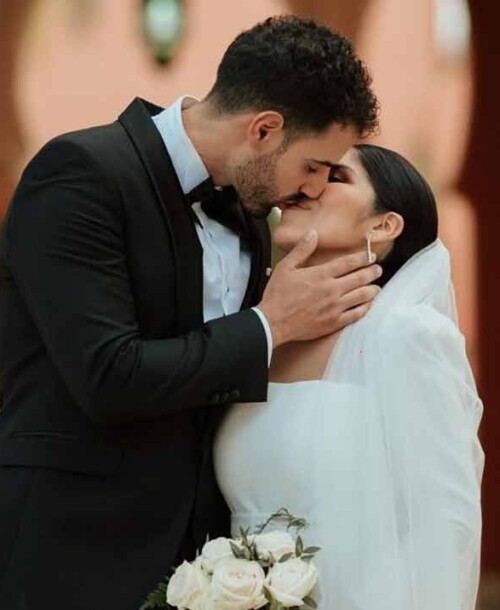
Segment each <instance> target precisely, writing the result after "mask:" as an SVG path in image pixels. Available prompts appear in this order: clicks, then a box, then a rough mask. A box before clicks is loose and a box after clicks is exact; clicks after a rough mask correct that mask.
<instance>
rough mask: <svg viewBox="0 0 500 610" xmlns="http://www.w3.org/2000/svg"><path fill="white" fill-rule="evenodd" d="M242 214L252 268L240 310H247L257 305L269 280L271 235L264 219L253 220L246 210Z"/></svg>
mask: <svg viewBox="0 0 500 610" xmlns="http://www.w3.org/2000/svg"><path fill="white" fill-rule="evenodd" d="M244 214H245V219H246V223H247V229H248V234H249V242H250V247H251V249H252V267H251V271H250V280H249V282H248V287H247V291H246V294H245V298H244V299H243V303H242V305H241V309H248V308H249V307H253V306H254V305H257V304H258V302H259V301H260V299H261V298H262V294H263V293H264V289H265V287H266V284H267V281H268V279H269V278H268V276H267V273H266V270H267V269H268V268H270V267H271V235H270V232H269V225H268V224H267V220H266V219H256V218H253V217H252V216H251V215H250V214H249V213H248V212H247V211H246V210H245V211H244Z"/></svg>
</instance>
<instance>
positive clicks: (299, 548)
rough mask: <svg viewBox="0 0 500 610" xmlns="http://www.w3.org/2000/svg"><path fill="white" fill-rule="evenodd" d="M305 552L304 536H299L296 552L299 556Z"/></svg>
mask: <svg viewBox="0 0 500 610" xmlns="http://www.w3.org/2000/svg"><path fill="white" fill-rule="evenodd" d="M303 552H304V543H303V542H302V538H301V537H300V536H297V542H296V543H295V554H296V555H297V557H300V556H301V555H302V553H303Z"/></svg>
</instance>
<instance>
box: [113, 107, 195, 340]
mask: <svg viewBox="0 0 500 610" xmlns="http://www.w3.org/2000/svg"><path fill="white" fill-rule="evenodd" d="M162 110H163V109H162V108H160V107H158V106H155V105H154V104H150V103H149V102H146V101H144V100H141V99H139V98H136V99H135V100H134V101H133V102H132V103H131V104H130V106H128V108H127V109H126V110H125V111H124V112H123V114H121V115H120V117H119V119H118V120H119V122H120V123H121V125H122V126H123V127H124V129H125V130H126V132H127V133H128V135H129V137H130V139H131V141H132V143H133V145H134V147H135V149H136V151H137V154H138V155H139V157H140V158H141V160H142V163H143V165H144V167H145V169H146V171H147V173H148V175H149V178H150V180H151V183H152V185H153V188H154V190H155V193H156V197H157V202H158V204H159V206H160V208H161V211H162V214H163V217H164V220H165V224H166V226H167V230H168V232H169V234H170V239H171V242H172V247H173V255H174V260H175V268H176V300H177V308H178V316H177V319H178V328H177V330H178V333H179V334H180V335H183V334H186V333H187V332H189V331H190V330H193V329H194V328H199V327H201V326H202V325H203V251H202V247H201V244H200V242H199V239H198V236H197V234H196V228H195V226H194V222H193V212H192V210H191V207H190V206H189V204H188V202H187V200H186V197H185V195H184V193H183V192H182V188H181V186H180V183H179V180H178V178H177V174H176V173H175V170H174V167H173V165H172V161H171V159H170V156H169V154H168V152H167V150H166V148H165V145H164V143H163V140H162V138H161V136H160V133H159V132H158V130H157V128H156V126H155V124H154V123H153V121H152V120H151V117H152V116H154V115H155V114H158V113H159V112H161V111H162Z"/></svg>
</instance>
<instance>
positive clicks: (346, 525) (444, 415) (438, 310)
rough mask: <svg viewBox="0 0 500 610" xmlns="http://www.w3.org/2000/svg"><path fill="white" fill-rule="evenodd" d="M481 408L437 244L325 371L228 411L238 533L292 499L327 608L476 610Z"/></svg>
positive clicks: (218, 455) (225, 438) (416, 260)
mask: <svg viewBox="0 0 500 610" xmlns="http://www.w3.org/2000/svg"><path fill="white" fill-rule="evenodd" d="M481 413H482V405H481V402H480V400H479V398H478V396H477V392H476V388H475V385H474V380H473V378H472V374H471V371H470V368H469V365H468V362H467V358H466V355H465V348H464V341H463V338H462V336H461V335H460V333H459V331H458V329H457V327H456V322H455V309H454V300H453V293H452V288H451V279H450V268H449V257H448V253H447V251H446V249H445V248H444V246H443V245H442V244H441V242H439V241H438V242H436V243H434V244H433V245H432V246H430V247H428V248H427V249H425V250H423V251H422V252H420V253H419V254H417V255H416V256H415V257H413V259H412V260H411V261H410V262H408V263H407V264H406V265H405V267H403V269H402V270H400V271H399V272H398V274H396V276H394V278H393V279H392V280H391V281H390V282H389V283H388V284H387V286H386V287H385V288H384V290H383V291H382V292H381V294H380V295H379V297H377V300H376V302H375V303H374V305H373V307H372V309H371V310H370V313H369V314H368V315H367V316H366V317H365V318H364V319H363V320H362V321H361V322H359V323H357V324H355V325H353V326H351V327H349V328H348V329H346V330H345V331H344V332H343V333H342V335H341V337H340V339H339V341H338V343H337V346H336V347H335V349H334V352H333V353H332V356H331V358H330V361H329V363H328V365H327V367H326V371H325V374H324V378H323V379H322V380H318V381H304V382H296V383H290V384H279V383H271V384H270V385H269V393H268V401H267V402H266V403H260V404H240V405H236V406H234V407H232V408H231V409H230V411H229V413H228V414H227V416H226V418H225V420H224V422H223V424H222V426H221V428H220V431H219V434H218V437H217V439H216V443H215V448H214V459H215V469H216V474H217V478H218V481H219V485H220V487H221V490H222V492H223V494H224V496H225V498H226V500H227V503H228V505H229V507H230V509H231V511H232V529H233V534H235V535H236V534H237V533H238V530H239V527H240V526H250V527H255V526H257V525H259V524H261V523H262V522H264V521H265V520H266V519H267V517H268V516H269V515H270V514H271V513H273V512H274V511H276V510H277V509H279V508H281V507H285V508H287V509H289V510H290V511H291V512H292V513H293V514H295V515H296V516H299V517H304V518H305V519H306V520H307V521H308V523H309V527H308V529H307V530H306V531H305V532H304V534H303V537H304V539H305V541H306V543H307V544H314V545H317V546H320V547H321V549H322V550H321V551H320V552H319V553H318V555H317V560H316V561H317V564H318V567H319V569H320V582H319V587H318V591H317V592H316V598H317V600H318V601H319V606H320V610H473V609H474V607H475V599H476V595H477V587H478V577H479V550H480V538H481V510H480V482H481V476H482V470H483V453H482V450H481V447H480V444H479V441H478V438H477V429H478V425H479V420H480V417H481Z"/></svg>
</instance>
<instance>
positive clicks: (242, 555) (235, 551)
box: [229, 540, 245, 559]
mask: <svg viewBox="0 0 500 610" xmlns="http://www.w3.org/2000/svg"><path fill="white" fill-rule="evenodd" d="M229 546H230V547H231V551H233V555H234V556H235V557H236V559H245V551H244V550H243V549H241V548H240V547H239V546H238V545H237V544H235V543H234V542H233V541H232V540H230V541H229Z"/></svg>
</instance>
